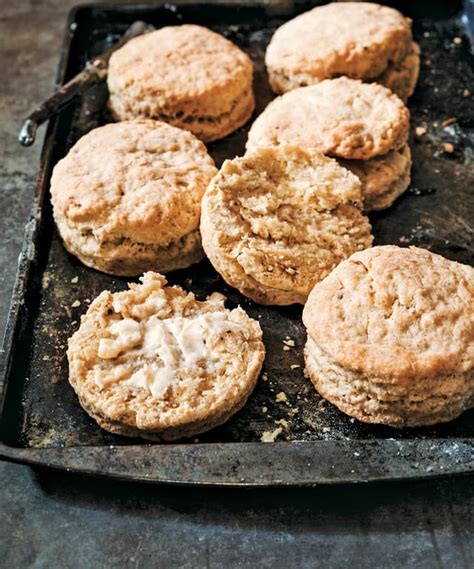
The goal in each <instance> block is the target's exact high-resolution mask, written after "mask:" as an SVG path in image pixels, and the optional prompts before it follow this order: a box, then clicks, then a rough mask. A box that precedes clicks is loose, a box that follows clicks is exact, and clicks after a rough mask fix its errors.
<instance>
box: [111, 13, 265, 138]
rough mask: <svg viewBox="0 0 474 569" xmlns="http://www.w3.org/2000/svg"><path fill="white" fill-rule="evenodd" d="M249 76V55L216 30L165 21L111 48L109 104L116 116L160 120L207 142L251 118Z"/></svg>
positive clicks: (120, 118)
mask: <svg viewBox="0 0 474 569" xmlns="http://www.w3.org/2000/svg"><path fill="white" fill-rule="evenodd" d="M252 79H253V66H252V61H251V60H250V58H249V57H248V56H247V55H246V54H245V53H244V52H243V51H241V50H240V49H239V48H238V47H237V46H236V45H234V44H233V43H232V42H230V41H229V40H227V39H226V38H224V37H223V36H221V35H220V34H216V33H215V32H213V31H211V30H209V29H207V28H204V27H202V26H195V25H189V24H186V25H182V26H168V27H165V28H161V29H160V30H157V31H155V32H152V33H149V34H146V35H143V36H140V37H137V38H134V39H132V40H131V41H129V42H128V43H127V44H126V45H125V46H124V47H122V48H120V49H118V50H117V51H116V52H114V53H113V54H112V57H111V58H110V63H109V70H108V77H107V84H108V88H109V93H110V99H109V108H110V110H111V111H112V114H113V115H114V117H115V118H116V119H117V120H127V119H134V118H152V119H157V120H162V121H165V122H167V123H170V124H172V125H174V126H177V127H180V128H184V129H187V130H190V131H191V132H193V133H194V134H195V135H196V136H198V137H199V138H200V139H201V140H204V141H206V142H208V141H211V140H216V139H219V138H223V137H224V136H227V135H228V134H230V133H231V132H233V131H234V130H236V129H238V128H239V127H241V126H242V125H243V124H244V123H245V122H247V120H248V119H249V118H250V116H251V114H252V112H253V110H254V107H255V102H254V96H253V90H252Z"/></svg>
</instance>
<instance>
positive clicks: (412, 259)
mask: <svg viewBox="0 0 474 569" xmlns="http://www.w3.org/2000/svg"><path fill="white" fill-rule="evenodd" d="M303 322H304V324H305V326H306V328H307V330H308V334H309V336H310V337H311V338H312V340H313V341H314V342H316V343H317V344H318V345H319V346H320V348H321V349H322V350H324V351H325V352H326V353H327V354H329V356H330V357H331V358H332V359H333V360H334V361H335V362H336V363H337V364H339V365H341V366H344V367H345V368H347V369H350V370H354V371H360V372H364V373H368V374H374V375H377V376H379V377H393V378H394V379H396V380H397V381H405V380H406V381H410V380H412V379H416V378H417V377H427V376H433V375H439V374H449V373H463V372H466V371H469V370H471V369H472V368H473V367H474V269H473V268H472V267H470V266H467V265H462V264H460V263H456V262H454V261H449V260H448V259H445V258H444V257H441V256H439V255H435V254H433V253H431V252H429V251H427V250H425V249H419V248H416V247H410V248H409V249H404V248H400V247H395V246H392V245H388V246H382V247H374V248H372V249H367V250H366V251H362V252H358V253H355V254H354V255H352V256H351V257H350V258H349V259H348V260H346V261H344V262H343V263H341V264H340V265H339V266H338V267H337V268H336V269H335V270H334V271H333V272H332V273H331V274H330V275H329V276H328V277H327V278H326V279H324V281H322V282H320V283H318V284H317V285H316V286H315V287H314V289H313V290H312V292H311V294H310V296H309V298H308V302H307V304H306V306H305V308H304V312H303Z"/></svg>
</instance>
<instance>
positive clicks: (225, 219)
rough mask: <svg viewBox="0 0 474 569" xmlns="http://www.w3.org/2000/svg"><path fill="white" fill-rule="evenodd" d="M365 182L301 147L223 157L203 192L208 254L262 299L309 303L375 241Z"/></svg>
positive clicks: (244, 290)
mask: <svg viewBox="0 0 474 569" xmlns="http://www.w3.org/2000/svg"><path fill="white" fill-rule="evenodd" d="M360 201H361V193H360V182H359V180H358V179H357V177H356V176H354V175H353V174H351V173H350V172H349V171H348V170H346V169H344V168H342V167H341V166H339V165H338V164H337V162H336V161H335V160H331V159H329V158H326V157H325V156H323V155H322V154H317V153H314V152H313V153H311V154H310V153H309V152H307V151H305V150H303V149H301V148H297V147H291V146H280V147H273V148H259V149H256V150H255V151H253V152H249V153H247V154H246V155H245V156H244V157H243V158H235V159H234V160H226V162H224V165H223V166H222V168H221V170H220V171H219V174H218V175H217V176H216V177H215V178H214V179H213V180H212V182H211V183H210V185H209V187H208V188H207V190H206V193H205V195H204V198H203V203H202V216H201V233H202V239H203V247H204V250H205V252H206V255H207V256H208V257H209V259H210V261H211V263H212V264H213V265H214V267H215V268H216V270H217V271H218V272H219V273H220V274H221V275H222V277H223V278H224V280H225V281H226V282H227V283H228V284H230V285H231V286H233V287H235V288H237V289H238V290H239V291H240V292H241V293H242V294H244V295H245V296H247V297H249V298H251V299H253V300H254V301H256V302H259V303H262V304H281V305H283V304H292V303H304V302H305V301H306V298H307V296H308V293H309V291H310V290H311V288H312V287H313V286H314V284H315V283H316V282H318V281H319V280H321V279H322V278H324V277H325V276H326V275H327V274H328V273H329V272H330V271H331V270H332V269H333V268H334V267H335V266H336V265H337V264H338V263H339V262H340V261H342V260H343V259H346V258H347V257H348V256H349V255H351V254H352V253H353V252H354V251H357V250H360V249H363V248H365V247H369V246H370V245H371V243H372V235H371V233H370V230H371V227H370V224H369V221H368V219H367V218H366V217H365V216H364V215H363V214H362V213H361V211H360V207H359V206H360Z"/></svg>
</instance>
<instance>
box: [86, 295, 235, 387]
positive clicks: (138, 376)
mask: <svg viewBox="0 0 474 569" xmlns="http://www.w3.org/2000/svg"><path fill="white" fill-rule="evenodd" d="M216 300H219V301H220V299H216ZM229 316H230V312H227V311H218V312H207V313H204V314H200V315H199V316H195V317H188V318H184V317H182V316H176V317H174V318H167V319H161V318H159V317H158V316H157V315H154V316H152V317H151V318H148V320H146V321H144V322H142V323H139V322H136V321H135V320H132V319H131V318H125V319H124V320H121V321H119V322H116V323H114V324H112V326H111V327H110V331H111V332H112V333H113V334H115V335H116V338H115V339H114V340H110V339H102V340H101V341H100V344H99V357H101V358H107V359H108V358H114V357H116V356H117V355H118V354H119V353H120V352H121V351H123V350H124V349H127V348H128V349H130V348H138V345H139V344H140V348H139V350H140V352H141V354H142V355H143V357H144V358H145V359H146V360H147V363H145V364H144V365H142V367H140V369H138V370H137V371H136V372H135V373H133V374H132V375H131V376H129V377H128V378H127V379H126V382H125V383H126V384H127V385H131V386H134V387H138V388H142V389H147V390H148V391H149V393H150V394H151V395H152V397H154V398H158V397H162V396H163V395H164V394H165V393H166V391H167V389H168V387H169V386H170V385H171V384H172V383H174V382H175V381H176V380H177V372H178V370H182V371H185V372H186V371H193V370H197V369H200V368H205V369H206V370H207V371H215V370H216V369H218V368H219V357H218V354H217V353H216V352H215V351H214V350H211V349H209V340H211V339H212V338H218V337H219V336H221V335H222V334H225V333H227V332H241V333H242V332H243V333H245V328H244V327H242V326H241V325H240V324H237V323H236V322H234V321H232V320H231V319H230V318H229ZM150 360H151V361H150ZM154 360H157V361H154ZM148 362H150V363H148ZM108 376H109V379H107V380H106V381H104V380H101V381H100V382H99V381H98V380H97V374H96V376H95V381H96V383H97V384H98V385H100V386H101V387H102V386H103V385H105V384H107V385H109V384H110V383H113V382H114V381H121V380H123V379H125V378H124V377H123V375H120V376H112V375H111V374H108ZM115 378H116V379H115ZM101 384H102V385H101Z"/></svg>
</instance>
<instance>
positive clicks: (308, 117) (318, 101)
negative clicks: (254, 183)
mask: <svg viewBox="0 0 474 569" xmlns="http://www.w3.org/2000/svg"><path fill="white" fill-rule="evenodd" d="M409 121H410V113H409V111H408V109H407V108H406V106H405V105H404V104H403V102H402V101H401V100H400V99H399V98H398V97H397V96H396V95H394V94H393V93H392V92H391V91H390V90H389V89H387V88H386V87H383V86H381V85H378V84H376V83H371V84H368V83H362V82H361V81H356V80H354V79H348V78H347V77H340V78H339V79H328V80H326V81H322V82H321V83H318V84H317V85H312V86H311V87H302V88H301V89H295V90H294V91H290V92H288V93H285V94H284V95H282V96H281V97H277V98H276V99H275V100H273V101H272V102H271V103H270V104H269V105H268V106H267V108H266V109H265V110H264V111H263V113H262V114H261V115H260V116H259V117H257V119H256V120H255V122H254V123H253V125H252V127H251V129H250V132H249V136H248V141H247V148H248V149H252V148H255V147H258V146H261V147H263V146H264V147H266V146H274V145H278V144H295V145H298V146H303V147H304V148H316V149H317V150H319V151H320V152H322V153H323V154H326V155H328V156H333V157H337V158H348V159H358V160H368V159H369V158H373V157H374V156H379V155H381V154H386V153H387V152H389V151H390V150H396V149H398V148H401V147H402V146H403V145H404V144H406V142H407V140H408V128H409Z"/></svg>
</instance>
